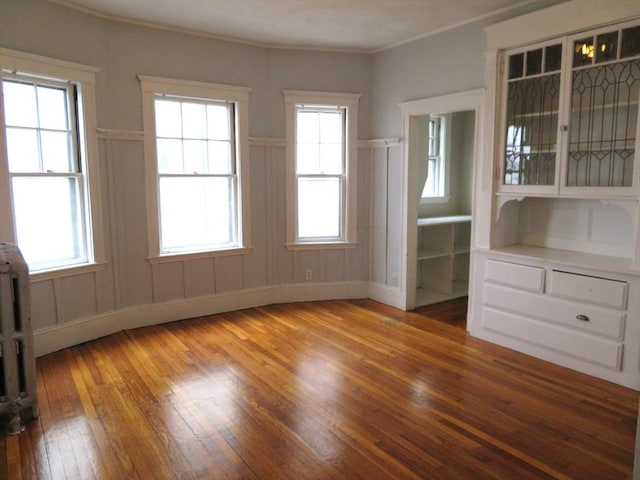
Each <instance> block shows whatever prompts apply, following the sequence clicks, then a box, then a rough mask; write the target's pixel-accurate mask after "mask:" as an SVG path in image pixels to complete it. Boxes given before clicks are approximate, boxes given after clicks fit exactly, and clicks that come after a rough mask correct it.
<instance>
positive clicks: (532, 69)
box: [527, 48, 542, 76]
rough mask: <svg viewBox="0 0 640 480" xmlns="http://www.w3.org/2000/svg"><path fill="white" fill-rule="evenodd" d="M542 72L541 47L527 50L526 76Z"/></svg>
mask: <svg viewBox="0 0 640 480" xmlns="http://www.w3.org/2000/svg"><path fill="white" fill-rule="evenodd" d="M539 73H542V49H541V48H539V49H537V50H531V51H530V52H527V76H531V75H538V74H539Z"/></svg>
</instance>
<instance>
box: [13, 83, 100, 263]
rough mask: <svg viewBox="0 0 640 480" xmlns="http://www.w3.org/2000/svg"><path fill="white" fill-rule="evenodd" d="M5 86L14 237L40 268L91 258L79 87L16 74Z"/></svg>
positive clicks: (28, 256)
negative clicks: (82, 157) (80, 146)
mask: <svg viewBox="0 0 640 480" xmlns="http://www.w3.org/2000/svg"><path fill="white" fill-rule="evenodd" d="M2 86H3V91H4V95H3V98H4V103H3V105H4V118H5V139H6V151H7V164H6V169H7V170H6V171H7V176H8V181H9V185H10V189H11V198H12V214H13V223H14V235H15V241H16V243H17V244H18V246H19V247H20V250H21V253H22V254H23V256H24V257H25V260H26V261H27V263H28V265H29V269H30V271H31V272H33V273H37V272H40V271H46V270H55V269H59V268H66V267H70V266H74V265H80V264H86V263H88V262H89V261H90V255H91V253H92V249H91V248H90V245H89V243H88V242H89V240H90V238H89V232H88V231H87V222H88V216H87V211H88V208H89V205H88V200H87V198H86V185H85V184H86V181H87V179H86V178H85V176H84V174H83V172H82V171H83V168H82V159H81V156H80V148H79V137H80V131H79V129H80V124H79V122H78V116H79V115H78V108H79V105H78V101H79V100H78V95H77V87H76V85H75V84H74V83H72V82H68V81H58V80H53V79H42V78H39V77H33V76H28V75H21V74H15V73H9V72H3V80H2ZM25 159H27V160H25Z"/></svg>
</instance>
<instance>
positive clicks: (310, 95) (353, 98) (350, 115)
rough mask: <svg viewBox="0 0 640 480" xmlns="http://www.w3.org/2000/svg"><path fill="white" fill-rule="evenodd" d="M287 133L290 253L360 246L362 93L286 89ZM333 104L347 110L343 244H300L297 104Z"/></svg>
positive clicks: (325, 242)
mask: <svg viewBox="0 0 640 480" xmlns="http://www.w3.org/2000/svg"><path fill="white" fill-rule="evenodd" d="M283 93H284V97H285V130H286V147H285V148H286V200H287V210H286V212H287V243H286V247H287V248H288V249H290V250H306V249H309V250H312V249H334V248H353V247H355V246H356V245H357V238H356V229H357V213H358V205H357V201H358V103H359V99H360V94H357V93H332V92H312V91H304V90H284V91H283ZM300 104H308V105H320V106H322V105H331V106H340V107H345V108H346V111H347V112H346V114H347V118H346V132H345V175H346V195H345V198H344V200H343V201H344V205H343V206H342V215H343V216H344V218H343V219H342V220H343V228H344V231H343V238H342V240H339V241H315V242H314V241H305V242H301V241H298V239H297V235H296V231H297V218H298V215H297V201H296V199H297V195H296V188H297V187H296V158H295V152H296V146H295V142H296V105H300Z"/></svg>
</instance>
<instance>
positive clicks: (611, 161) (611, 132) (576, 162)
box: [566, 32, 640, 187]
mask: <svg viewBox="0 0 640 480" xmlns="http://www.w3.org/2000/svg"><path fill="white" fill-rule="evenodd" d="M616 33H617V32H616ZM600 38H607V36H606V35H602V36H599V37H598V39H600ZM612 38H613V37H609V39H612ZM598 43H599V44H600V40H599V42H598ZM602 44H604V41H603V43H602ZM605 50H607V49H606V48H605ZM597 55H598V54H597V53H596V58H597ZM639 96H640V59H638V58H636V59H633V60H628V61H624V62H617V63H607V64H602V65H597V64H596V65H595V66H592V67H587V68H574V71H573V75H572V87H571V112H570V113H571V116H570V119H569V154H568V165H567V178H566V185H567V186H587V187H628V186H631V184H632V180H633V163H634V155H635V138H636V127H637V120H638V98H639Z"/></svg>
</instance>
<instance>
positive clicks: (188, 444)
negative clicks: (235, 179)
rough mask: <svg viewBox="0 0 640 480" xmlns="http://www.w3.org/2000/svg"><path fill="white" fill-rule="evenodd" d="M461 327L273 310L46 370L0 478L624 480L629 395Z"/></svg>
mask: <svg viewBox="0 0 640 480" xmlns="http://www.w3.org/2000/svg"><path fill="white" fill-rule="evenodd" d="M464 316H465V304H464V301H462V302H460V301H458V302H449V303H446V304H441V305H436V306H433V307H428V308H423V309H420V310H419V311H417V312H413V313H406V312H401V311H398V310H395V309H393V308H390V307H386V306H384V305H381V304H379V303H376V302H373V301H369V300H357V301H330V302H312V303H299V304H287V305H274V306H268V307H263V308H253V309H249V310H243V311H237V312H231V313H227V314H222V315H214V316H210V317H206V318H199V319H194V320H187V321H182V322H176V323H171V324H166V325H161V326H156V327H151V328H144V329H139V330H131V331H126V332H121V333H118V334H115V335H112V336H109V337H106V338H103V339H100V340H96V341H93V342H90V343H87V344H84V345H79V346H76V347H73V348H69V349H66V350H63V351H61V352H57V353H54V354H50V355H47V356H45V357H42V358H39V359H38V360H37V369H38V394H39V403H40V413H41V416H40V418H39V419H37V420H33V421H31V422H29V423H28V424H27V425H26V431H25V432H23V433H22V434H20V435H18V436H10V437H7V436H6V435H4V434H0V479H25V480H26V479H35V478H38V479H79V480H86V479H93V478H96V479H118V480H120V479H145V480H147V479H174V478H176V479H177V478H179V479H191V478H194V479H196V478H197V479H218V478H220V479H226V478H230V479H231V478H233V479H261V480H262V479H296V480H299V479H314V480H316V479H317V480H319V479H348V480H354V479H367V480H372V479H458V478H460V479H481V478H494V479H518V480H519V479H540V478H575V479H581V480H584V479H600V480H601V479H616V478H631V474H632V465H633V451H634V439H635V430H636V415H637V410H638V398H639V394H638V392H635V391H632V390H629V389H625V388H622V387H619V386H616V385H613V384H610V383H607V382H604V381H600V380H597V379H594V378H591V377H588V376H585V375H581V374H578V373H576V372H573V371H570V370H567V369H563V368H561V367H558V366H555V365H551V364H548V363H545V362H542V361H539V360H536V359H533V358H531V357H527V356H524V355H521V354H518V353H516V352H513V351H509V350H506V349H502V348H500V347H497V346H494V345H491V344H488V343H486V342H483V341H480V340H477V339H474V338H471V337H469V336H468V334H467V333H466V331H465V330H464ZM438 318H439V320H438Z"/></svg>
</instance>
